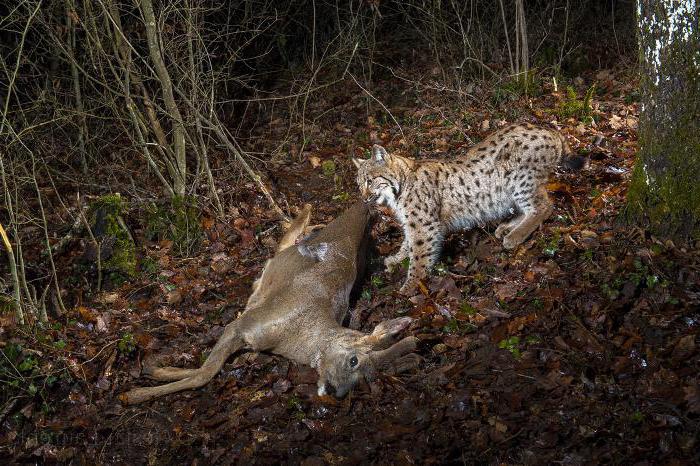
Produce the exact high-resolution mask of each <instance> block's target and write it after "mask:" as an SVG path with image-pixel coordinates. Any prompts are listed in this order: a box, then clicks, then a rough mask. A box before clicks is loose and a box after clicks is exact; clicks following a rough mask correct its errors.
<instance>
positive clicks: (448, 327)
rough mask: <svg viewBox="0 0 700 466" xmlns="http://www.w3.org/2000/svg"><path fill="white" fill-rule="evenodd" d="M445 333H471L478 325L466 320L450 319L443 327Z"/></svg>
mask: <svg viewBox="0 0 700 466" xmlns="http://www.w3.org/2000/svg"><path fill="white" fill-rule="evenodd" d="M442 330H443V331H444V332H445V333H456V334H459V335H464V334H467V333H471V332H473V331H474V330H476V326H475V325H474V324H471V323H469V322H465V321H463V320H459V319H450V320H448V321H447V324H445V326H444V327H443V328H442Z"/></svg>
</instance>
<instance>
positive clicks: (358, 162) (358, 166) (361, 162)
mask: <svg viewBox="0 0 700 466" xmlns="http://www.w3.org/2000/svg"><path fill="white" fill-rule="evenodd" d="M365 162H366V160H362V159H356V158H355V157H353V158H352V163H354V164H355V167H357V168H360V167H361V166H362V164H363V163H365Z"/></svg>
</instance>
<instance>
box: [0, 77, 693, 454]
mask: <svg viewBox="0 0 700 466" xmlns="http://www.w3.org/2000/svg"><path fill="white" fill-rule="evenodd" d="M630 76H631V74H630V73H626V72H625V71H619V70H616V71H609V70H608V71H603V72H599V73H592V74H590V75H584V76H582V78H579V79H577V80H576V81H575V82H574V83H573V88H574V90H575V92H576V95H577V97H576V98H574V97H573V96H571V95H570V96H568V97H567V95H566V94H567V93H566V90H565V89H562V88H560V89H559V90H558V92H555V91H554V89H553V83H552V82H551V80H548V81H546V82H542V83H541V86H542V89H541V92H540V93H538V94H537V95H536V96H534V97H528V96H525V95H522V94H521V93H519V92H517V89H516V90H514V89H513V88H512V87H507V86H500V87H499V86H496V87H493V86H483V87H480V86H472V87H471V88H470V89H468V92H469V94H470V95H469V96H467V95H466V94H465V93H459V92H456V91H451V90H449V89H444V88H439V87H438V86H436V85H435V84H434V83H433V82H432V81H431V80H430V79H426V80H424V81H422V82H417V81H414V82H411V81H410V80H408V81H407V80H399V79H393V80H392V79H387V80H386V81H385V82H383V83H382V84H380V85H378V86H377V89H374V90H373V92H374V94H373V95H374V97H376V98H377V99H379V100H380V101H381V102H382V103H383V105H385V106H386V108H388V109H389V110H391V116H390V115H388V114H387V113H386V112H383V111H382V108H380V107H379V106H378V105H377V104H376V103H375V102H374V100H373V99H372V98H368V96H367V94H366V93H365V92H364V91H363V90H362V89H360V88H358V87H357V86H355V85H353V83H352V82H350V83H349V84H348V85H347V86H342V87H337V88H333V91H332V93H329V94H328V95H326V96H320V97H319V96H316V97H314V98H312V99H310V100H309V101H308V105H307V106H306V114H307V116H308V115H322V116H319V117H318V118H317V120H316V121H312V122H307V125H306V126H305V127H304V128H302V127H300V126H295V127H291V128H290V127H289V126H288V125H287V122H288V121H289V119H288V115H286V114H285V112H283V111H278V113H277V114H270V115H268V116H269V121H270V123H269V124H268V125H265V126H264V127H262V129H261V130H260V131H259V132H258V133H256V134H255V139H251V140H249V141H247V142H246V143H245V144H246V145H247V146H246V147H247V148H249V149H251V150H257V151H259V152H261V153H264V152H266V151H268V150H270V148H269V147H268V145H267V144H269V143H267V142H265V141H279V140H281V139H282V138H284V137H287V138H288V139H289V140H290V141H297V142H296V143H294V144H292V143H289V144H287V145H286V146H284V151H282V152H280V153H278V154H277V155H276V156H275V157H274V158H273V159H272V160H271V161H269V162H267V163H266V164H265V166H264V172H265V173H266V174H267V177H268V178H267V180H266V181H267V182H268V183H269V184H270V186H271V187H272V190H273V192H274V195H275V197H276V198H277V199H278V201H279V202H280V203H281V205H282V206H283V207H285V208H286V207H287V206H301V205H302V204H303V203H304V202H311V203H312V204H313V205H314V214H313V218H312V222H313V223H326V222H328V221H329V220H330V219H332V218H333V217H335V216H336V215H338V213H339V212H340V211H342V210H343V209H344V208H345V207H346V206H347V205H349V204H350V203H351V202H352V200H353V199H356V198H357V196H358V194H357V189H356V187H355V183H354V167H353V165H352V163H351V160H350V157H351V156H355V157H364V156H366V154H367V153H368V149H369V148H370V146H371V144H372V143H373V142H381V143H382V144H384V145H385V147H387V149H388V150H389V151H392V150H395V151H400V152H401V153H404V154H408V155H412V156H418V157H453V156H455V155H457V154H460V153H463V152H464V150H465V149H466V148H467V147H469V146H470V145H471V144H472V143H474V142H477V141H478V140H480V139H482V138H483V137H485V136H486V135H488V134H489V133H490V132H491V131H494V130H495V129H497V128H499V127H501V126H503V125H505V124H506V123H511V122H521V121H529V122H533V123H538V124H543V125H545V126H550V127H551V126H557V127H559V128H561V130H562V132H563V133H564V134H565V135H566V136H567V138H568V140H569V142H570V143H571V145H572V147H573V148H574V150H575V151H577V152H579V153H581V154H583V155H586V156H587V157H589V158H590V165H589V167H588V168H587V169H585V170H583V171H579V172H566V173H564V172H562V173H555V174H554V175H553V176H552V178H551V181H550V183H549V186H548V188H549V190H550V192H551V193H552V195H553V198H554V200H555V204H556V208H555V212H554V213H553V215H552V216H551V217H550V218H549V219H548V220H546V221H545V223H544V225H543V226H542V227H541V228H540V229H539V230H538V231H536V232H535V233H534V234H533V235H532V236H531V237H530V238H529V240H528V241H526V242H525V243H524V244H523V245H522V246H520V247H519V248H517V249H516V250H514V251H507V250H504V249H503V248H502V246H501V244H500V242H499V241H498V240H496V239H495V238H494V236H493V230H494V226H493V225H485V226H484V227H483V228H478V229H476V230H475V231H474V233H472V234H466V233H461V234H455V235H452V236H451V237H450V238H448V241H447V243H446V248H445V251H444V253H443V255H442V261H441V263H440V265H439V266H438V267H437V268H436V271H435V273H434V275H433V277H432V278H431V280H430V282H429V283H426V285H427V288H426V290H424V292H423V293H420V294H418V295H416V296H414V297H411V298H406V297H403V296H401V295H399V294H398V288H399V287H400V285H401V283H402V281H403V279H404V276H405V270H397V271H394V272H392V273H388V272H386V271H384V270H383V269H382V267H381V261H382V258H383V257H384V256H386V255H387V254H388V253H389V252H391V251H393V250H394V249H395V248H396V247H398V244H399V243H400V240H401V233H400V231H399V230H398V228H397V226H396V225H395V224H394V223H393V222H392V221H390V219H389V217H388V216H386V215H384V216H382V215H378V216H377V218H376V221H375V223H374V227H373V230H372V235H373V237H374V240H375V243H376V249H375V250H374V251H373V253H372V256H371V261H370V269H369V271H368V272H367V274H366V275H365V278H364V281H363V284H362V285H363V286H362V290H363V291H362V293H361V295H360V297H359V298H358V300H357V302H356V304H355V305H354V308H353V309H352V310H351V314H352V318H351V325H353V326H356V327H357V328H360V329H363V330H369V329H371V328H372V327H373V326H374V325H376V324H377V323H378V322H380V321H382V320H384V319H388V318H392V317H396V316H398V315H409V316H412V317H414V318H415V321H414V323H413V324H412V325H411V327H410V328H409V329H408V330H407V333H408V334H412V335H415V336H417V337H418V338H419V340H420V344H419V350H418V352H419V354H420V356H421V357H422V358H423V361H422V363H421V365H420V367H419V368H417V369H416V370H413V371H410V372H408V373H405V374H401V375H399V376H395V377H388V376H384V377H380V378H379V379H377V380H375V381H373V382H372V383H370V384H361V385H360V386H358V387H357V388H356V389H355V390H354V391H353V392H352V393H351V394H350V395H349V396H347V397H346V398H344V399H342V400H335V399H333V398H330V397H318V396H316V385H315V384H316V379H317V376H316V373H315V371H314V370H313V369H311V368H309V367H304V366H299V365H296V364H293V363H290V362H289V361H288V360H285V359H284V358H281V357H277V356H273V355H269V354H253V353H248V354H240V355H237V356H236V357H232V358H231V359H230V360H229V362H228V363H227V364H226V365H225V367H224V369H223V370H222V371H221V373H220V374H219V375H218V376H217V377H215V379H214V380H213V381H212V382H211V383H209V384H208V385H206V386H205V387H203V388H202V389H199V390H196V391H187V392H181V393H177V394H174V395H170V396H167V397H164V398H162V399H157V400H155V401H153V402H149V403H146V404H143V405H137V406H128V407H125V406H122V404H121V403H120V402H119V399H118V395H119V394H120V393H122V392H123V391H125V390H128V389H130V388H132V387H134V386H138V385H143V384H147V383H149V382H147V380H146V379H143V378H140V371H141V367H142V362H143V360H144V358H145V357H146V356H149V355H150V356H152V355H159V358H160V361H161V362H162V363H164V364H168V365H178V366H183V367H196V366H198V365H199V364H200V362H201V361H202V360H203V358H204V357H205V356H206V352H207V351H208V350H209V349H210V348H211V347H212V345H213V343H214V342H215V341H216V339H217V337H218V336H219V335H220V334H221V331H222V328H223V326H224V325H225V324H227V323H228V322H230V321H231V320H232V319H234V318H235V316H236V315H237V313H238V312H240V311H241V310H242V309H243V307H244V305H245V302H246V300H247V297H248V294H249V292H250V286H251V284H252V282H253V280H254V279H255V278H256V276H257V275H258V273H259V272H260V270H261V268H262V266H263V265H264V263H265V260H266V259H267V258H268V257H270V256H271V255H272V253H273V251H274V246H275V239H276V238H278V237H279V228H277V225H278V219H277V218H276V216H275V214H274V212H273V211H272V210H271V209H270V208H269V206H268V205H267V204H266V202H265V199H264V198H263V197H262V196H260V195H259V194H257V192H256V190H255V187H254V185H253V184H252V183H249V182H247V181H244V182H238V183H235V182H234V181H235V180H233V177H230V180H229V181H230V183H229V181H227V182H222V188H223V190H224V192H225V193H226V195H227V196H228V197H226V199H227V202H226V204H227V205H226V216H225V218H223V219H215V218H214V216H213V215H212V214H211V213H208V212H205V213H204V214H203V216H202V220H201V223H202V227H203V229H204V233H205V235H206V237H205V239H204V240H203V242H202V245H201V247H200V249H199V250H198V251H197V253H196V254H195V255H194V256H193V257H190V258H179V257H177V256H176V255H175V254H174V253H173V251H172V244H171V243H170V242H168V241H160V242H148V241H145V240H143V239H142V238H143V231H142V229H140V228H139V226H138V225H139V222H138V221H135V220H134V219H133V218H132V217H129V218H128V219H127V220H128V223H129V225H130V226H132V227H133V230H134V235H135V237H136V238H137V243H139V246H140V249H139V251H140V269H141V273H140V275H139V276H138V277H137V278H135V279H133V280H131V281H129V282H127V283H125V284H123V285H121V286H119V287H114V288H113V289H110V290H107V291H104V292H102V293H99V294H95V293H93V294H91V293H89V292H88V291H85V292H84V295H80V296H78V297H77V298H74V299H73V301H71V302H72V303H73V305H71V306H69V307H70V309H69V311H68V313H67V314H64V315H61V316H52V317H51V323H52V325H51V327H50V328H49V329H44V330H38V329H34V330H31V331H28V330H24V329H22V328H19V327H12V325H11V324H9V323H8V322H9V321H8V320H7V319H5V320H4V321H3V323H4V325H5V326H4V328H3V330H2V343H0V345H1V346H2V351H3V355H4V359H3V362H2V364H0V370H1V371H2V374H1V375H2V377H1V378H2V379H3V380H4V381H5V382H8V381H10V382H12V383H13V384H12V385H11V389H10V390H9V391H8V392H6V396H4V397H3V400H4V405H3V406H1V407H0V425H1V426H2V427H1V428H0V458H6V459H8V460H10V461H13V462H56V461H58V462H76V463H88V464H93V463H121V464H141V463H149V464H171V463H192V464H202V463H206V464H208V463H219V464H228V463H242V464H251V463H255V464H271V463H301V464H305V465H309V466H310V465H317V464H349V463H353V464H366V463H375V464H416V463H417V464H433V463H439V464H444V463H460V464H473V463H480V464H497V463H498V464H500V463H505V464H552V463H559V464H567V465H578V464H591V463H616V464H634V463H637V464H687V463H690V462H698V461H700V454H699V453H698V452H700V448H699V447H698V426H699V423H700V378H699V376H698V369H700V352H699V351H698V348H697V335H698V328H699V327H700V309H699V307H700V254H699V253H698V250H697V248H693V247H690V246H685V247H683V246H681V245H676V244H674V243H673V242H672V241H668V240H661V239H657V238H655V237H653V236H651V235H650V234H648V232H646V231H644V230H642V229H639V228H636V227H634V228H633V227H626V226H624V225H622V224H621V223H620V222H619V218H620V214H621V212H622V210H623V209H624V200H625V192H626V187H627V184H628V181H629V178H630V175H631V170H632V166H633V162H634V155H635V152H636V150H637V135H636V126H637V120H638V110H639V104H638V103H637V100H638V96H637V94H636V83H635V82H634V80H633V78H630ZM593 83H595V84H596V88H595V94H594V97H593V99H592V102H591V108H590V109H588V108H586V104H585V102H584V97H583V96H584V95H585V93H586V90H587V89H589V88H590V86H591V85H592V84H593ZM562 87H563V86H562ZM368 106H371V107H372V108H373V109H374V110H373V111H372V112H371V113H370V115H369V116H368V111H367V109H368ZM381 115H384V116H381ZM588 117H592V118H593V120H594V123H592V124H591V123H590V121H589V122H587V123H582V122H581V120H587V119H588ZM399 125H400V126H399ZM290 135H291V136H290ZM304 143H305V145H304V146H303V147H302V144H304ZM214 165H215V171H216V172H217V179H221V178H220V177H221V174H222V173H224V171H225V170H226V164H225V161H215V162H214ZM229 165H230V163H229ZM105 170H108V168H105ZM226 183H229V184H226ZM61 189H65V192H66V193H70V192H71V191H72V190H75V188H74V187H71V186H65V187H64V188H62V187H61V186H59V190H61ZM69 197H70V196H69V195H68V194H66V196H65V198H66V199H68V198H69ZM56 204H57V203H56ZM56 212H59V209H56ZM134 215H136V214H134ZM53 220H54V222H55V224H56V225H65V224H66V222H67V220H66V218H64V217H61V215H60V213H57V214H56V218H54V219H53ZM81 253H82V251H81V247H80V245H76V247H75V248H73V249H72V250H70V251H69V252H68V253H66V254H64V257H59V258H57V267H58V270H59V274H60V276H61V277H62V278H63V279H65V277H68V276H69V275H71V274H74V273H77V272H76V268H75V267H74V265H73V264H74V263H75V262H77V261H79V260H80V257H81ZM91 280H92V283H93V284H94V276H93V277H92V278H91ZM6 387H10V385H6Z"/></svg>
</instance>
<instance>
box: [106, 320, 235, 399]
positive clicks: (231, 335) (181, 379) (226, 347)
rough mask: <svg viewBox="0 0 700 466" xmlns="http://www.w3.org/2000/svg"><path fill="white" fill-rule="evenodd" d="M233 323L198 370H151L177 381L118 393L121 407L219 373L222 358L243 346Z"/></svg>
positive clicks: (190, 386)
mask: <svg viewBox="0 0 700 466" xmlns="http://www.w3.org/2000/svg"><path fill="white" fill-rule="evenodd" d="M235 324H236V323H235V322H234V323H231V324H228V325H227V326H226V329H225V330H224V334H223V335H221V338H219V341H218V342H217V343H216V345H215V346H214V348H213V349H212V351H211V353H210V354H209V357H207V360H206V361H205V362H204V364H203V365H202V367H200V368H199V369H178V368H175V367H163V368H160V369H153V370H152V371H151V376H152V377H153V378H156V379H158V380H177V381H176V382H171V383H168V384H165V385H159V386H156V387H142V388H135V389H133V390H130V391H128V392H126V393H122V394H121V395H120V396H119V398H120V399H121V400H122V402H124V403H125V404H136V403H143V402H144V401H148V400H152V399H153V398H157V397H160V396H163V395H168V394H170V393H175V392H179V391H182V390H191V389H193V388H199V387H202V386H204V385H206V384H207V383H208V382H209V381H210V380H211V379H213V378H214V376H215V375H216V374H217V373H218V372H219V371H220V370H221V368H222V367H223V365H224V362H226V359H228V357H229V356H230V355H231V354H232V353H234V352H235V351H237V350H239V349H240V348H242V347H243V345H244V341H243V338H242V337H241V336H240V334H239V331H238V326H237V325H235Z"/></svg>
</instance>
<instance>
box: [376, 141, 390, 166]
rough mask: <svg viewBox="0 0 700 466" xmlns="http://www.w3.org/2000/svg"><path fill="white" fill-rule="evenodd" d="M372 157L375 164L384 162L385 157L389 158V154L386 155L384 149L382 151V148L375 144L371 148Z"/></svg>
mask: <svg viewBox="0 0 700 466" xmlns="http://www.w3.org/2000/svg"><path fill="white" fill-rule="evenodd" d="M372 157H373V158H374V160H376V161H377V162H384V161H385V160H386V159H387V157H389V154H388V153H387V151H386V149H384V148H383V147H382V146H380V145H379V144H375V145H374V146H372Z"/></svg>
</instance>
